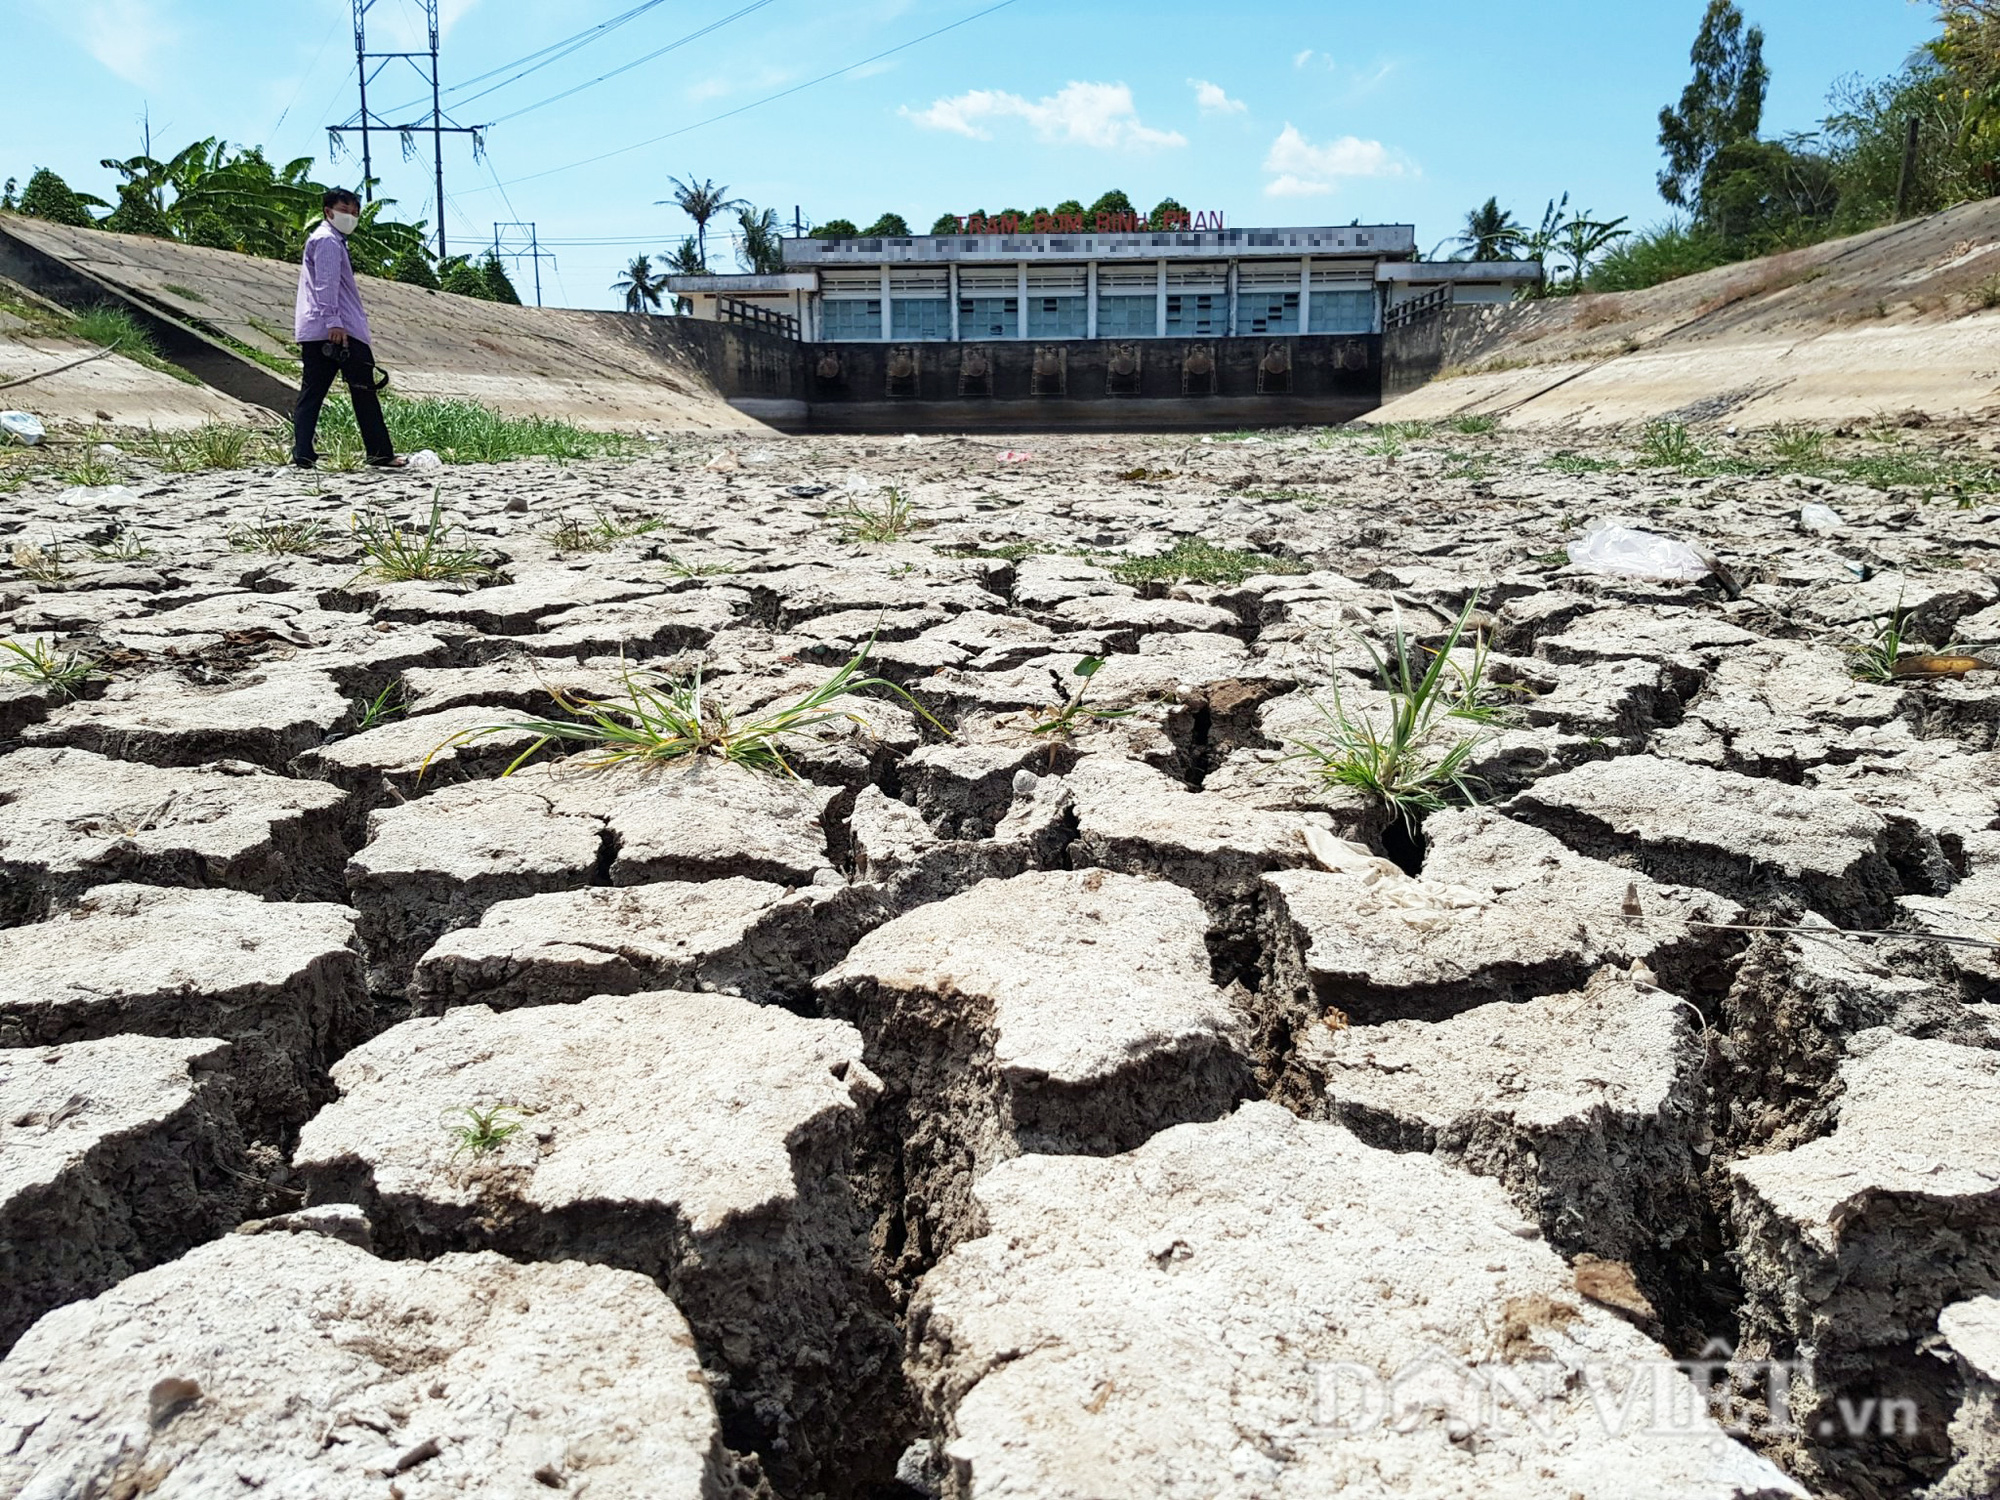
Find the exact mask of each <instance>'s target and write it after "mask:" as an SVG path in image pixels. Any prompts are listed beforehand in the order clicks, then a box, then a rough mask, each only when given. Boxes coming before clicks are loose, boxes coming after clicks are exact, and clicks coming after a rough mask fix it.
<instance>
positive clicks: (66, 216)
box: [21, 167, 99, 229]
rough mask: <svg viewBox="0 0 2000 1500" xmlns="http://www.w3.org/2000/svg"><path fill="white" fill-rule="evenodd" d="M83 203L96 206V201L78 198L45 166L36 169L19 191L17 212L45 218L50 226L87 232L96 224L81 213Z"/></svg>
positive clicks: (33, 217)
mask: <svg viewBox="0 0 2000 1500" xmlns="http://www.w3.org/2000/svg"><path fill="white" fill-rule="evenodd" d="M86 201H88V202H92V203H96V202H98V201H99V200H97V199H95V198H89V199H86V198H85V197H81V196H79V195H78V194H76V193H74V192H72V191H71V190H70V185H69V184H68V183H66V182H64V181H63V180H62V179H61V178H60V177H58V176H56V174H55V173H53V172H51V171H50V170H49V169H48V168H47V167H37V168H35V170H34V174H33V175H32V176H30V177H29V178H28V185H27V187H26V188H24V189H23V190H22V192H21V212H22V213H24V214H26V215H27V216H28V217H29V218H31V219H47V220H48V221H49V222H50V223H51V224H68V225H69V226H71V227H72V228H75V229H88V228H90V227H91V225H92V224H94V223H95V222H96V221H95V220H94V219H92V218H91V217H90V215H89V214H87V213H85V212H84V204H85V202H86Z"/></svg>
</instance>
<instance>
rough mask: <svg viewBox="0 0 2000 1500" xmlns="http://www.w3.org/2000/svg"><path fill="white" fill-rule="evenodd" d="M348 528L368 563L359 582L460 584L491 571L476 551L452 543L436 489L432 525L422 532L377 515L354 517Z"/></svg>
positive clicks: (430, 523) (358, 515)
mask: <svg viewBox="0 0 2000 1500" xmlns="http://www.w3.org/2000/svg"><path fill="white" fill-rule="evenodd" d="M352 525H353V528H354V534H355V536H356V538H357V539H358V540H359V541H360V543H361V552H362V555H363V556H364V557H365V558H366V559H367V561H366V562H364V563H363V564H362V567H361V572H360V574H359V575H357V576H360V577H364V578H377V579H380V580H382V581H383V582H385V583H464V582H468V581H470V580H472V579H475V578H484V577H486V576H487V575H488V574H489V573H491V572H492V571H493V569H492V568H490V567H489V566H487V563H486V560H485V558H484V556H483V555H482V554H481V553H480V551H479V549H478V548H476V547H464V546H459V545H456V544H454V543H453V541H452V536H453V533H454V532H455V531H457V529H458V528H457V527H454V526H450V525H447V524H446V522H445V519H444V509H443V506H442V505H441V504H440V503H439V501H438V492H437V490H435V489H433V490H432V491H431V515H430V520H429V522H428V523H426V525H425V526H424V529H423V530H422V531H420V532H408V531H405V530H403V528H402V527H400V526H398V525H397V524H396V523H395V522H393V521H391V520H390V519H389V518H388V517H386V516H380V515H371V516H363V515H361V514H359V513H357V514H356V515H355V517H354V519H353V522H352Z"/></svg>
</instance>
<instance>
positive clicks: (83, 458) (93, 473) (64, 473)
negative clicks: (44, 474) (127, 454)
mask: <svg viewBox="0 0 2000 1500" xmlns="http://www.w3.org/2000/svg"><path fill="white" fill-rule="evenodd" d="M50 472H51V473H53V474H54V475H55V477H56V478H57V479H60V480H61V481H62V482H63V483H64V484H77V485H82V486H84V487H85V488H86V489H97V488H99V487H101V486H103V485H107V484H116V483H117V482H118V480H119V477H120V476H119V470H118V464H117V461H116V460H115V459H113V458H112V457H111V456H110V455H109V454H106V453H99V452H98V451H97V444H95V443H87V444H85V445H84V446H83V447H81V448H79V449H77V450H76V451H75V452H74V453H72V454H71V455H70V456H69V457H68V458H66V459H63V460H61V461H60V462H58V463H57V464H56V465H55V466H54V468H52V469H51V470H50Z"/></svg>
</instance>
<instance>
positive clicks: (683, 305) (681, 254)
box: [660, 235, 708, 318]
mask: <svg viewBox="0 0 2000 1500" xmlns="http://www.w3.org/2000/svg"><path fill="white" fill-rule="evenodd" d="M707 274H708V263H707V262H706V261H704V260H703V259H702V258H701V251H700V250H699V249H698V248H697V247H696V245H695V242H694V237H693V236H692V235H690V236H688V238H686V239H684V240H682V241H681V242H680V243H679V244H678V245H676V246H674V253H673V254H672V255H670V256H668V257H667V269H666V270H665V272H663V273H662V275H661V277H660V281H661V284H662V285H664V284H665V282H666V279H667V277H669V276H706V275H707ZM693 311H694V299H693V298H692V297H675V298H674V316H675V317H677V318H680V317H685V316H686V315H687V314H689V313H691V312H693Z"/></svg>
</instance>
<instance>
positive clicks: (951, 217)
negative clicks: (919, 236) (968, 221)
mask: <svg viewBox="0 0 2000 1500" xmlns="http://www.w3.org/2000/svg"><path fill="white" fill-rule="evenodd" d="M931 233H932V234H957V233H958V215H957V214H939V215H938V216H937V218H936V219H935V220H934V221H933V222H932V224H931Z"/></svg>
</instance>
